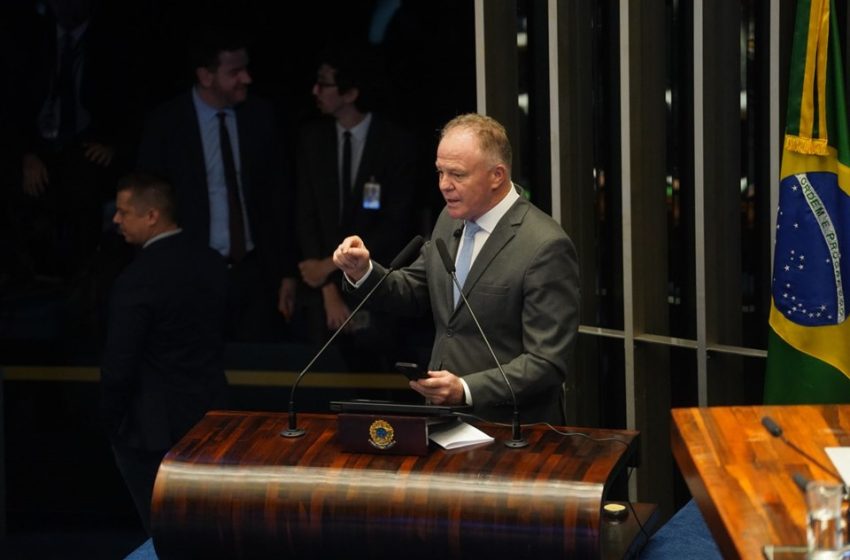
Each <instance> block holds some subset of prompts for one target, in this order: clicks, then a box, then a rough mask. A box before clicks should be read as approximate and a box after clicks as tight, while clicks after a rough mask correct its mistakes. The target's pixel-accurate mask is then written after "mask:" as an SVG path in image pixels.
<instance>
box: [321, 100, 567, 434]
mask: <svg viewBox="0 0 850 560" xmlns="http://www.w3.org/2000/svg"><path fill="white" fill-rule="evenodd" d="M436 168H437V176H438V177H439V187H440V192H441V194H442V195H443V198H444V199H445V201H446V206H445V208H444V209H443V211H442V212H441V213H440V217H439V218H438V219H437V224H436V225H435V226H434V230H433V232H432V233H431V242H429V243H427V244H426V245H425V246H424V248H423V249H422V252H421V254H420V256H419V258H418V259H417V260H416V262H414V263H413V264H412V265H411V266H409V267H406V268H404V269H402V270H399V271H397V272H393V273H392V274H390V275H389V276H387V278H386V282H384V284H383V285H382V286H381V287H380V290H379V291H378V292H376V293H375V297H374V298H373V300H372V301H373V302H376V305H380V306H381V307H382V308H384V309H391V310H394V311H395V312H397V313H406V314H411V315H422V314H424V313H426V312H428V311H429V310H430V312H431V313H432V315H433V320H434V327H435V330H436V336H435V338H434V345H433V347H432V350H431V361H430V364H429V367H428V369H429V371H428V377H427V378H426V379H420V380H417V381H411V382H410V386H411V388H412V389H414V390H415V391H417V392H419V393H421V394H422V395H423V396H424V397H425V398H426V399H428V400H429V401H430V402H433V403H434V404H443V403H447V404H462V403H465V404H468V405H471V406H472V407H473V411H474V414H476V415H479V416H482V417H484V418H486V419H488V420H492V421H508V420H510V418H511V413H512V410H513V407H512V399H511V396H510V392H509V390H508V388H507V385H506V384H505V382H504V380H503V378H502V376H501V373H500V372H499V369H498V368H497V367H495V364H494V363H493V358H492V356H491V354H490V352H489V351H488V349H487V346H486V345H485V344H484V342H483V341H482V338H481V335H480V334H479V332H478V328H477V327H476V325H475V322H474V321H473V319H472V316H471V313H470V310H469V309H468V308H467V307H466V305H465V303H464V301H463V299H462V298H460V294H459V292H457V290H456V289H455V286H454V283H453V282H452V279H451V278H450V276H449V273H448V272H447V271H446V268H445V266H444V262H443V260H442V258H441V255H440V254H439V251H438V250H437V248H436V246H435V244H436V242H437V241H438V240H439V241H441V242H443V243H445V244H446V247H447V248H448V252H449V253H450V255H451V256H452V257H453V258H454V259H455V267H456V270H457V277H458V282H459V283H460V284H461V286H462V287H463V293H464V295H465V296H466V297H467V299H468V300H469V303H470V306H471V307H472V311H474V312H475V314H476V315H477V317H478V319H479V321H480V324H481V325H482V327H483V328H484V330H485V332H486V333H487V334H488V338H489V340H490V342H491V343H492V346H493V351H494V352H495V354H496V358H497V359H498V360H499V363H500V364H502V367H503V369H504V372H505V375H506V376H507V377H508V378H509V379H510V382H511V386H512V387H513V390H514V392H515V393H516V399H517V402H518V405H519V409H520V410H521V411H522V414H523V416H522V419H523V421H526V422H550V423H552V424H561V423H563V422H564V415H563V408H562V406H560V405H561V403H560V398H559V397H560V395H561V386H562V383H563V382H564V380H565V379H566V376H567V363H568V358H569V354H570V352H571V351H572V348H573V346H574V344H575V339H576V335H577V333H578V317H579V314H578V312H579V301H580V298H579V268H578V260H577V256H576V251H575V247H574V246H573V244H572V242H571V241H570V239H569V237H567V235H566V233H564V230H563V229H562V228H561V226H559V225H558V224H557V223H556V222H555V220H553V219H552V218H551V217H550V216H548V215H546V214H545V213H543V212H541V211H540V210H539V209H538V208H536V207H535V206H534V205H532V204H531V203H530V202H528V201H527V200H526V199H525V198H523V197H522V196H521V194H520V192H519V189H518V188H517V187H516V186H515V185H514V184H513V182H512V181H511V146H510V143H509V142H508V137H507V134H506V132H505V129H504V127H502V125H501V124H499V123H498V122H496V121H495V120H494V119H492V118H490V117H486V116H483V115H477V114H468V115H461V116H459V117H456V118H454V119H452V120H451V121H449V123H448V124H446V126H445V127H443V132H442V135H441V139H440V144H439V147H438V148H437V161H436ZM334 262H335V263H336V265H337V266H339V267H340V268H341V269H342V270H343V271H344V272H345V274H346V276H347V278H348V280H347V282H348V281H350V282H352V283H354V286H355V287H356V292H357V293H358V294H364V293H366V292H368V290H369V289H370V288H371V287H373V286H374V285H375V283H377V282H378V280H379V279H380V278H381V277H383V276H384V275H386V274H387V271H386V269H384V268H383V267H381V266H380V265H379V264H378V263H377V262H375V261H372V260H371V258H370V251H369V250H368V249H367V246H366V244H365V243H364V241H363V239H361V238H360V237H358V236H352V237H348V238H346V239H345V240H344V241H343V242H342V244H340V245H339V247H338V248H337V250H336V251H335V252H334Z"/></svg>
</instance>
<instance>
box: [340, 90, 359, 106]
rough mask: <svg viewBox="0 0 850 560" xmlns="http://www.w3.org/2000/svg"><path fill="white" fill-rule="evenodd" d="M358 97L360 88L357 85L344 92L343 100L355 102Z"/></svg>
mask: <svg viewBox="0 0 850 560" xmlns="http://www.w3.org/2000/svg"><path fill="white" fill-rule="evenodd" d="M358 97H360V90H359V89H357V88H356V87H353V88H351V89H350V90H348V91H346V92H345V93H343V94H342V100H343V101H345V102H346V103H354V102H355V101H357V98H358Z"/></svg>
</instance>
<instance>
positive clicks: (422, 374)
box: [395, 362, 428, 381]
mask: <svg viewBox="0 0 850 560" xmlns="http://www.w3.org/2000/svg"><path fill="white" fill-rule="evenodd" d="M395 368H396V369H397V370H398V371H399V372H401V373H403V374H404V376H405V377H407V378H408V379H410V380H411V381H416V380H417V379H427V377H428V370H427V369H425V368H422V367H420V366H419V364H413V363H410V362H396V363H395Z"/></svg>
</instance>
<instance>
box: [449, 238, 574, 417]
mask: <svg viewBox="0 0 850 560" xmlns="http://www.w3.org/2000/svg"><path fill="white" fill-rule="evenodd" d="M578 271H579V267H578V260H577V256H576V251H575V247H574V246H573V244H572V242H571V241H570V240H569V239H568V238H567V237H559V238H557V239H554V240H551V241H549V242H547V243H545V244H543V245H542V246H541V247H540V249H539V250H538V252H537V254H536V255H535V257H534V258H533V259H532V261H531V263H530V265H529V266H528V267H527V269H526V270H525V272H524V274H523V277H522V283H523V304H522V314H521V316H522V349H523V351H522V353H520V354H519V355H518V356H516V357H515V358H513V359H512V360H510V361H509V362H508V363H507V364H503V365H502V367H503V369H504V370H505V374H506V375H507V376H508V379H510V382H511V386H512V387H513V389H514V392H515V394H516V397H517V402H518V404H519V405H520V407H522V406H523V404H527V403H530V402H535V401H540V400H545V399H546V398H547V397H551V394H552V392H553V391H557V390H558V389H559V387H560V386H561V383H563V382H564V381H565V379H566V375H567V362H568V359H569V352H570V351H571V349H572V347H573V345H574V343H575V338H576V333H577V332H578V323H579V301H580V296H579V273H578ZM464 380H465V381H466V382H467V384H468V385H469V389H470V392H471V394H472V400H473V406H474V407H475V408H476V409H477V408H479V407H489V406H499V405H509V404H510V402H511V397H510V392H509V391H508V389H507V387H506V386H505V382H504V380H503V379H502V376H501V373H500V372H499V370H498V369H497V368H492V369H487V370H484V371H480V372H476V373H472V374H469V375H466V376H464Z"/></svg>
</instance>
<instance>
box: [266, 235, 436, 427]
mask: <svg viewBox="0 0 850 560" xmlns="http://www.w3.org/2000/svg"><path fill="white" fill-rule="evenodd" d="M423 243H424V240H423V239H422V236H421V235H417V236H416V237H414V238H413V239H411V240H410V242H409V243H408V244H407V245H406V246H405V247H404V249H402V250H401V252H399V254H398V255H396V258H394V259H393V262H391V263H390V268H389V269H388V270H387V273H386V274H384V276H383V277H381V279H380V280H378V283H377V284H375V285H374V286H372V289H371V290H369V292H368V293H367V294H366V296H365V297H364V298H363V299H362V300H360V303H358V304H357V307H355V308H354V310H353V311H352V312H351V314H350V315H349V316H348V317H347V318H346V319H345V321H343V323H342V324H341V325H340V326H339V328H337V330H335V331H334V333H333V334H332V335H331V337H330V338H329V339H328V341H327V342H325V344H324V346H322V347H321V348H320V349H319V351H318V352H316V355H315V356H313V359H312V360H310V363H308V364H307V365H306V366H304V369H302V370H301V373H299V374H298V377H296V378H295V383H293V384H292V391H290V393H289V427H288V428H287V429H285V430H283V431H282V432H280V435H282V436H283V437H288V438H294V437H300V436H303V435H304V434H305V433H306V430H304V429H303V428H299V427H298V419H297V418H296V415H295V389H296V388H297V387H298V383H300V382H301V378H303V377H304V374H305V373H307V371H308V370H309V369H310V367H311V366H312V365H313V364H314V363H315V362H316V360H318V359H319V356H321V355H322V354H323V353H324V352H325V349H327V347H328V346H330V345H331V342H333V341H334V339H335V338H336V337H337V336H338V335H339V333H341V332H342V330H343V329H344V328H345V327H346V325H348V323H349V322H350V321H351V319H352V318H353V317H354V316H355V315H357V312H358V311H360V308H361V307H363V305H364V304H365V303H366V302H367V301H369V298H371V297H372V294H373V293H375V290H377V289H378V288H379V287H380V285H381V284H383V283H384V280H386V279H387V276H389V275H390V273H391V272H392V271H393V270H396V269H397V268H401V267H402V266H404V265H406V264H407V263H409V262H410V261H412V260H413V258H414V257H415V256H416V253H417V252H419V249H420V248H421V247H422V244H423Z"/></svg>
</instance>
